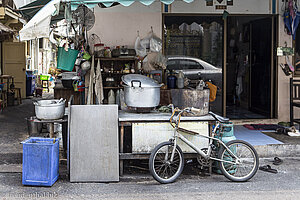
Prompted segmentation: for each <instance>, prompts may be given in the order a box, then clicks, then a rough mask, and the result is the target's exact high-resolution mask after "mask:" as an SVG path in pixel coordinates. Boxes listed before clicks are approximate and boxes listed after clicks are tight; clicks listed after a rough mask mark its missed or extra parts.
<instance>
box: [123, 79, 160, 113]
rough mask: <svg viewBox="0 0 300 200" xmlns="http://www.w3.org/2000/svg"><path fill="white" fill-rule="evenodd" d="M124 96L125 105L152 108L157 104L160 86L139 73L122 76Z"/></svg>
mask: <svg viewBox="0 0 300 200" xmlns="http://www.w3.org/2000/svg"><path fill="white" fill-rule="evenodd" d="M122 81H123V83H124V85H123V86H124V96H125V103H126V105H127V106H130V107H135V108H153V107H156V106H158V105H159V101H160V87H161V85H160V84H158V83H157V82H156V81H155V80H153V79H152V78H149V77H147V76H143V75H140V74H128V75H124V76H122Z"/></svg>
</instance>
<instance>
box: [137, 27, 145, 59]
mask: <svg viewBox="0 0 300 200" xmlns="http://www.w3.org/2000/svg"><path fill="white" fill-rule="evenodd" d="M134 49H135V52H136V54H137V55H138V56H140V57H145V56H146V55H147V51H146V48H144V47H143V46H142V45H141V39H140V35H139V32H138V36H137V38H136V40H135V44H134Z"/></svg>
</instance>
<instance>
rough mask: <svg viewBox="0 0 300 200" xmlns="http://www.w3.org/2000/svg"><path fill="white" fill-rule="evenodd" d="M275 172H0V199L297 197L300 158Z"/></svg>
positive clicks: (272, 199) (299, 197)
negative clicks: (26, 175) (105, 179)
mask: <svg viewBox="0 0 300 200" xmlns="http://www.w3.org/2000/svg"><path fill="white" fill-rule="evenodd" d="M264 164H270V165H271V166H272V167H273V168H276V169H277V170H278V174H272V173H267V172H263V171H258V173H257V174H256V176H255V177H254V178H253V179H251V180H250V181H249V182H246V183H233V182H230V181H228V180H227V179H226V178H225V177H224V176H222V175H216V174H213V175H211V176H200V175H197V174H196V173H194V174H192V175H182V176H180V178H179V179H178V180H177V181H176V182H175V183H172V184H167V185H162V184H158V183H157V182H156V181H154V180H153V179H152V177H150V176H149V175H148V174H141V173H138V174H137V173H136V174H133V175H125V176H124V177H122V178H121V180H120V182H118V183H109V184H108V183H69V182H68V180H67V178H66V176H63V177H62V178H60V179H59V181H58V182H56V183H55V184H54V185H53V186H52V187H28V186H26V187H25V186H22V184H21V173H0V199H31V198H42V199H124V200H125V199H142V200H148V199H180V200H184V199H204V200H206V199H210V200H214V199H216V200H218V199H222V200H223V199H230V200H235V199H239V200H241V199H242V200H244V199H259V200H261V199H264V200H265V199H266V200H269V199H270V200H274V199H280V200H281V199H293V200H294V199H300V158H285V159H284V162H283V164H281V165H280V166H274V165H272V163H271V162H270V160H268V159H264V160H261V165H264Z"/></svg>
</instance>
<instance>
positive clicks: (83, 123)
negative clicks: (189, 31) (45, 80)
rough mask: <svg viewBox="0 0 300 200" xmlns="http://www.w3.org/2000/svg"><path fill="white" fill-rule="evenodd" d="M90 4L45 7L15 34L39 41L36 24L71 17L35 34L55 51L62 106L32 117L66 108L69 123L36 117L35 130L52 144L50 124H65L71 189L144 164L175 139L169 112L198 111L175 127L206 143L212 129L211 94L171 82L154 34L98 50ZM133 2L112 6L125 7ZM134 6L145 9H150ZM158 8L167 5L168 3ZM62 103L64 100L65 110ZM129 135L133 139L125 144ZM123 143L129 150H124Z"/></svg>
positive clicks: (179, 80)
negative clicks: (127, 163)
mask: <svg viewBox="0 0 300 200" xmlns="http://www.w3.org/2000/svg"><path fill="white" fill-rule="evenodd" d="M184 1H185V2H191V1H189V0H184ZM95 2H96V1H90V2H89V1H59V0H54V1H50V2H49V3H48V4H47V5H46V6H45V7H44V8H43V9H42V10H41V11H40V12H38V13H37V14H36V16H34V17H33V18H32V20H33V22H32V21H30V22H29V23H28V24H27V25H26V26H25V27H24V28H23V29H22V31H21V32H20V37H21V39H27V38H32V37H37V36H39V35H38V34H39V32H35V29H36V27H39V24H40V25H41V26H46V25H47V24H48V26H49V23H50V21H51V20H50V19H51V15H53V14H54V13H55V12H56V11H58V10H57V8H58V7H61V8H62V7H63V8H64V10H65V16H69V17H70V18H67V19H65V20H63V21H61V22H58V25H53V26H52V28H51V30H50V29H49V30H44V31H43V32H42V33H41V34H46V35H47V34H48V35H50V40H51V42H52V43H53V44H54V46H55V48H56V49H57V57H58V58H57V62H58V63H57V69H60V72H61V74H60V75H58V76H57V77H56V78H57V81H56V85H55V88H54V92H55V98H56V99H60V98H62V99H63V100H53V101H50V103H49V104H48V105H45V104H44V102H43V101H40V102H37V103H36V104H35V106H36V111H38V109H39V107H43V106H45V107H47V106H48V109H49V108H53V106H59V105H60V104H61V105H64V106H65V105H66V106H67V112H65V113H64V114H67V115H68V117H66V116H64V115H62V116H59V117H50V118H43V117H42V118H41V117H38V116H37V119H36V120H35V121H34V122H36V123H50V124H51V125H50V127H51V129H50V132H51V134H50V136H51V137H55V135H54V133H53V126H54V123H65V122H66V121H68V133H67V134H66V133H64V134H63V136H64V137H65V138H64V141H67V146H66V147H67V159H68V169H69V172H70V181H71V182H90V181H93V182H95V181H96V182H114V181H119V174H120V175H122V174H123V160H125V159H147V158H148V157H149V155H150V152H151V150H152V149H153V148H154V147H155V146H156V145H157V144H159V143H161V142H163V141H166V140H167V139H168V138H169V137H170V135H171V134H172V132H173V128H172V127H171V126H170V125H169V120H170V116H171V113H170V110H169V109H168V107H167V106H168V104H174V105H175V106H176V107H180V108H184V107H197V108H198V109H199V110H200V112H199V113H195V114H194V115H192V114H190V115H187V116H183V117H182V118H181V121H182V124H181V125H182V126H183V127H185V128H186V129H189V130H193V131H196V132H199V133H200V134H203V135H206V136H208V135H209V130H210V126H209V125H210V124H209V123H210V122H211V121H214V118H213V117H212V116H210V115H208V111H209V99H210V98H209V96H210V93H211V90H210V89H209V88H208V87H207V86H206V84H205V83H204V81H203V80H202V81H200V80H199V83H198V84H197V87H193V88H191V87H190V86H189V84H188V80H187V79H184V75H183V74H182V73H179V74H178V75H177V76H175V75H174V74H172V72H166V59H165V57H164V56H163V54H162V52H161V50H162V41H161V39H160V38H158V37H157V36H155V34H152V35H151V37H149V38H146V39H142V40H141V41H140V44H138V45H136V46H135V48H127V47H125V46H116V47H114V48H112V49H111V48H110V47H107V46H104V44H103V43H102V42H101V40H100V39H99V37H98V36H97V35H96V34H91V35H89V33H88V30H90V28H91V27H92V26H93V25H94V23H95V16H94V15H93V12H92V11H91V10H90V9H89V8H90V7H92V6H94V5H95V4H96V3H95ZM132 2H133V1H118V3H120V4H122V5H125V6H128V5H130V4H131V3H132ZM140 2H141V3H143V4H146V5H147V4H151V3H152V2H153V1H140ZM161 2H162V3H165V4H170V3H172V2H173V1H172V0H161ZM82 3H83V4H82ZM97 3H101V4H103V5H104V6H107V7H109V6H111V5H113V3H114V2H113V1H112V2H107V1H104V0H102V1H97ZM57 5H59V6H57ZM47 8H50V9H48V10H47ZM43 10H44V11H45V10H47V12H46V13H47V15H42V11H43ZM58 13H59V12H58ZM84 16H85V17H84ZM38 17H41V18H40V20H38ZM38 21H39V22H38ZM48 22H49V23H48ZM28 30H30V33H31V34H29V32H28ZM151 30H152V27H151ZM152 31H153V30H152ZM66 33H67V34H66ZM152 33H153V32H152ZM144 44H146V45H148V46H149V45H150V48H149V49H148V48H147V47H145V46H144ZM145 58H147V59H148V61H147V62H145ZM176 79H177V81H176ZM67 91H68V92H67ZM74 97H75V98H74ZM64 100H69V103H67V102H66V103H65V101H64ZM44 112H48V111H46V110H45V111H44ZM36 114H37V113H36ZM127 128H128V130H129V132H128V131H126V129H127ZM129 134H130V135H131V137H130V138H131V139H129V140H128V139H127V137H128V135H129ZM187 137H188V138H189V139H190V140H192V141H193V142H195V143H197V144H198V145H199V147H203V148H204V147H207V144H208V142H207V141H205V140H204V141H202V140H201V141H200V140H199V137H197V136H196V135H188V136H187ZM128 138H129V137H128ZM125 141H126V142H127V143H128V144H129V146H130V149H128V148H125ZM183 151H184V153H186V154H187V155H190V156H193V153H194V152H193V150H192V149H191V148H189V147H188V146H183Z"/></svg>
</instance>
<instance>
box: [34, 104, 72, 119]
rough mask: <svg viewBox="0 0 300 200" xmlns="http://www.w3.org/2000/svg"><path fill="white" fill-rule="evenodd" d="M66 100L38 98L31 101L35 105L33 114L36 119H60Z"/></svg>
mask: <svg viewBox="0 0 300 200" xmlns="http://www.w3.org/2000/svg"><path fill="white" fill-rule="evenodd" d="M65 101H66V100H63V99H62V100H56V99H53V100H40V101H37V102H33V104H34V105H35V115H36V117H37V118H38V119H42V120H54V119H60V118H62V117H63V116H64V114H65Z"/></svg>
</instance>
